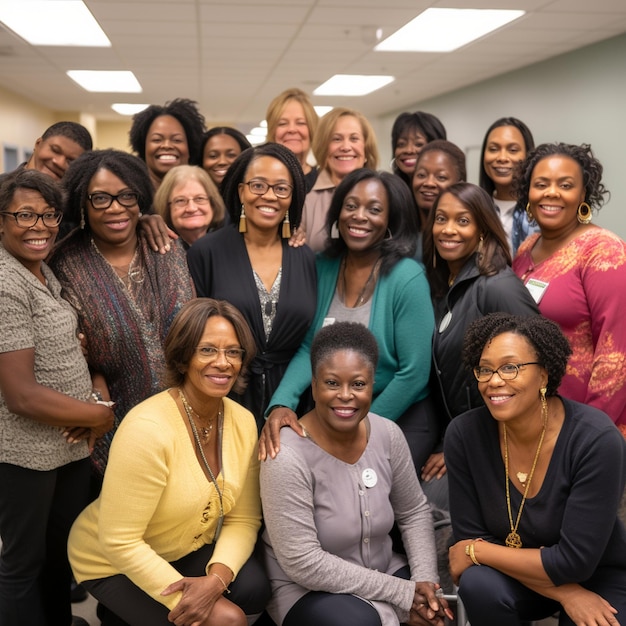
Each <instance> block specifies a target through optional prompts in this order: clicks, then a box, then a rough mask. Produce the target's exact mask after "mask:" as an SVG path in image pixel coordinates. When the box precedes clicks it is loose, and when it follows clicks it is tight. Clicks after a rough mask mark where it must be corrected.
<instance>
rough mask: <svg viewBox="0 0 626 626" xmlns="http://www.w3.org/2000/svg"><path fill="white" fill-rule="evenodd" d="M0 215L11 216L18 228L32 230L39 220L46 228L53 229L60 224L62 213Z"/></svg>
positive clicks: (29, 212)
mask: <svg viewBox="0 0 626 626" xmlns="http://www.w3.org/2000/svg"><path fill="white" fill-rule="evenodd" d="M2 215H12V216H13V217H14V218H15V222H16V223H17V225H18V226H19V227H20V228H32V227H33V226H35V224H37V222H38V221H39V220H41V222H42V223H43V225H44V226H46V227H47V228H55V227H56V226H58V225H59V224H60V223H61V220H62V219H63V213H61V211H46V212H45V213H35V212H34V211H14V212H11V211H2Z"/></svg>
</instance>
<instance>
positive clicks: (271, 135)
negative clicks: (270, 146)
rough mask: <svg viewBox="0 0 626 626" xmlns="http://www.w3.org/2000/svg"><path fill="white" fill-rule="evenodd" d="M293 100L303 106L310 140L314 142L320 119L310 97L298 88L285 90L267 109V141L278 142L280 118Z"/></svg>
mask: <svg viewBox="0 0 626 626" xmlns="http://www.w3.org/2000/svg"><path fill="white" fill-rule="evenodd" d="M291 100H295V101H296V102H299V103H300V104H301V105H302V110H303V111H304V119H305V120H306V125H307V126H308V128H309V138H310V139H311V141H313V137H315V132H316V130H317V124H318V122H319V117H318V116H317V113H316V112H315V109H314V108H313V105H312V104H311V100H310V99H309V96H308V95H307V94H306V93H304V91H302V89H298V88H297V87H292V88H291V89H285V91H283V92H282V93H280V94H278V95H277V96H276V97H275V98H274V99H273V100H272V101H271V102H270V105H269V106H268V107H267V113H266V114H265V121H266V122H267V141H276V129H277V128H278V122H279V120H280V116H281V115H282V114H283V111H284V110H285V107H286V106H287V104H288V103H289V102H290V101H291Z"/></svg>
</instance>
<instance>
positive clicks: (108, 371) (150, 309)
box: [50, 150, 194, 478]
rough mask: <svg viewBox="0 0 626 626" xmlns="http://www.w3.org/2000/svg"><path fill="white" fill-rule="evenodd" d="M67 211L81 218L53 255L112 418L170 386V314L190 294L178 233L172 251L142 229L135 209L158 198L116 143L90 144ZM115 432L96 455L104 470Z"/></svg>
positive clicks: (67, 179)
mask: <svg viewBox="0 0 626 626" xmlns="http://www.w3.org/2000/svg"><path fill="white" fill-rule="evenodd" d="M63 184H64V185H65V189H66V191H67V193H68V202H67V207H66V212H67V215H68V217H69V219H71V220H73V221H75V222H76V223H80V228H78V229H76V230H74V231H73V232H72V233H71V234H70V235H69V236H68V237H66V238H65V239H64V240H63V241H62V242H61V243H60V244H59V245H58V246H57V248H56V249H55V251H54V253H53V256H52V258H51V259H50V267H52V268H53V271H54V272H55V274H56V276H57V277H58V279H59V282H60V283H61V285H62V286H63V296H64V298H66V299H67V300H68V301H69V302H70V303H71V304H72V305H73V306H74V308H75V309H76V311H77V312H78V320H79V327H80V329H81V331H82V332H83V333H84V334H85V336H86V340H87V351H88V356H87V361H88V363H89V365H90V368H91V370H92V371H93V372H97V373H99V374H101V375H102V376H103V377H104V379H105V381H106V385H107V387H108V391H109V393H110V395H111V398H112V399H113V401H114V402H115V409H114V410H115V417H116V425H118V424H119V422H120V421H121V419H122V418H123V417H124V415H126V413H128V411H129V410H130V409H131V408H132V407H133V406H135V405H136V404H137V403H139V402H141V401H142V400H144V399H145V398H147V397H148V396H150V395H152V394H154V393H156V392H158V391H161V390H162V389H163V385H164V374H165V370H164V367H163V341H164V340H165V335H166V334H167V331H168V329H169V326H170V324H171V323H172V320H173V319H174V316H175V315H176V313H177V312H178V310H179V309H180V308H181V307H182V305H183V304H184V303H185V302H186V301H187V300H190V299H191V298H192V297H193V295H194V294H193V285H192V283H191V278H190V276H189V270H188V269H187V264H186V259H185V251H184V249H183V246H182V244H181V243H180V241H174V242H173V243H172V249H171V251H170V252H169V254H168V255H167V256H163V255H161V254H159V253H158V252H155V251H154V250H152V249H151V248H150V247H149V245H148V243H147V241H146V240H145V238H144V237H142V236H140V235H139V234H138V224H139V216H140V214H141V212H144V211H149V210H150V207H151V206H152V194H153V188H152V185H151V183H150V177H149V176H148V171H147V169H146V165H145V163H143V162H142V161H141V160H140V159H138V158H137V157H135V156H133V155H131V154H128V153H127V152H121V151H118V150H94V151H93V152H85V153H84V154H83V155H81V156H80V157H79V158H78V159H76V161H74V162H73V163H72V164H71V165H70V167H69V169H68V171H67V173H66V174H65V176H64V178H63ZM113 433H114V431H111V432H110V433H108V434H107V435H106V437H104V438H103V439H101V440H100V441H99V442H98V444H97V445H96V448H95V450H94V452H93V453H92V455H91V459H92V464H93V465H94V468H95V470H96V475H98V476H99V477H100V478H101V477H102V475H103V473H104V469H105V466H106V463H107V458H108V451H109V446H110V443H111V439H112V437H113Z"/></svg>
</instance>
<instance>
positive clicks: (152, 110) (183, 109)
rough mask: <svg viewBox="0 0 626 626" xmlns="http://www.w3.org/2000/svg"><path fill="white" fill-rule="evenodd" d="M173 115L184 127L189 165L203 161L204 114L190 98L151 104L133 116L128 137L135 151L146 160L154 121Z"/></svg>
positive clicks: (199, 163)
mask: <svg viewBox="0 0 626 626" xmlns="http://www.w3.org/2000/svg"><path fill="white" fill-rule="evenodd" d="M163 115H171V116H172V117H174V118H176V119H177V120H178V121H179V122H180V124H181V126H182V127H183V129H184V130H185V137H186V138H187V145H188V146H189V165H201V163H202V136H203V134H204V129H205V120H204V115H202V113H200V111H199V110H198V103H197V102H194V101H193V100H189V99H188V98H176V100H172V101H171V102H166V103H165V105H164V106H161V105H158V104H151V105H150V106H149V107H148V108H147V109H144V110H143V111H140V112H139V113H137V114H135V115H134V116H133V124H132V126H131V127H130V132H129V133H128V137H129V139H130V145H131V148H132V149H133V152H135V153H136V154H137V156H138V157H139V158H140V159H141V160H142V161H145V160H146V138H147V136H148V130H149V129H150V126H151V125H152V122H154V120H155V119H156V118H157V117H161V116H163Z"/></svg>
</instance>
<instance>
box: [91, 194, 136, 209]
mask: <svg viewBox="0 0 626 626" xmlns="http://www.w3.org/2000/svg"><path fill="white" fill-rule="evenodd" d="M87 198H88V199H89V202H91V206H92V207H93V208H94V209H98V210H101V211H104V209H108V208H109V207H110V206H111V205H112V204H113V201H114V200H116V201H117V203H118V204H121V205H122V206H123V207H125V208H127V209H130V208H131V207H134V206H135V205H136V204H137V200H138V199H139V194H137V193H135V192H134V191H122V193H118V194H117V196H113V195H111V194H110V193H106V192H104V191H98V192H96V193H90V194H89V195H88V196H87Z"/></svg>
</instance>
